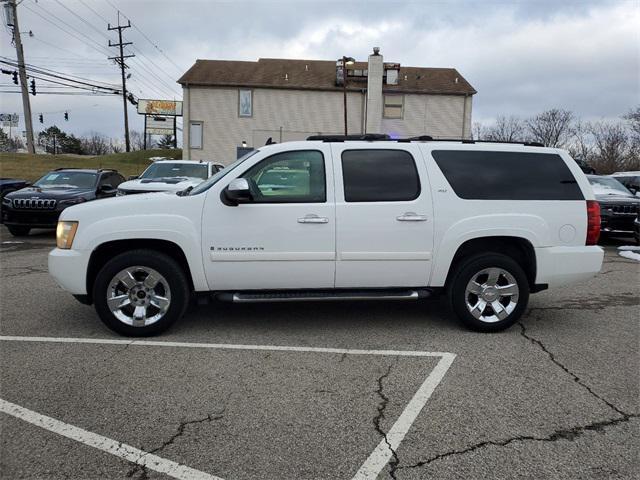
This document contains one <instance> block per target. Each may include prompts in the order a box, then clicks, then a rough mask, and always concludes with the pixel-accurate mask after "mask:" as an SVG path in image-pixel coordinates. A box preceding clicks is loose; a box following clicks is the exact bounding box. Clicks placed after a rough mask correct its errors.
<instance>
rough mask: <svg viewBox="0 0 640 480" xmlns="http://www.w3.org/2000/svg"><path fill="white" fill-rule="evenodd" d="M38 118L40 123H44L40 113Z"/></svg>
mask: <svg viewBox="0 0 640 480" xmlns="http://www.w3.org/2000/svg"><path fill="white" fill-rule="evenodd" d="M38 119H39V120H40V123H44V118H43V117H42V114H40V115H38Z"/></svg>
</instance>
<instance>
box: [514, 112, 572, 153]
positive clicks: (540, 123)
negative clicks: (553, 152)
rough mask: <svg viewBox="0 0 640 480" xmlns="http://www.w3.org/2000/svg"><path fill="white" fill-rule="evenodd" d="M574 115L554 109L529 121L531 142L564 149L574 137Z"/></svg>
mask: <svg viewBox="0 0 640 480" xmlns="http://www.w3.org/2000/svg"><path fill="white" fill-rule="evenodd" d="M573 118H574V117H573V113H572V112H570V111H569V110H563V109H560V108H553V109H551V110H547V111H546V112H542V113H540V114H538V115H536V116H535V117H533V118H530V119H528V120H527V121H526V122H525V124H526V127H527V133H528V137H529V139H530V140H531V141H534V142H540V143H542V144H543V145H544V146H546V147H556V148H563V147H565V146H566V145H567V143H568V141H569V139H570V138H571V135H572V125H571V124H572V122H573Z"/></svg>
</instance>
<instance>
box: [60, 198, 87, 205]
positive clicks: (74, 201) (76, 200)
mask: <svg viewBox="0 0 640 480" xmlns="http://www.w3.org/2000/svg"><path fill="white" fill-rule="evenodd" d="M86 201H87V199H86V198H84V197H78V198H70V199H68V200H60V201H59V202H58V204H59V205H76V204H78V203H82V202H86Z"/></svg>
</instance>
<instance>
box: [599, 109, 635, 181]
mask: <svg viewBox="0 0 640 480" xmlns="http://www.w3.org/2000/svg"><path fill="white" fill-rule="evenodd" d="M591 134H592V135H593V142H594V157H593V165H594V167H595V168H596V170H598V172H602V173H612V172H615V171H617V170H633V169H637V168H638V167H639V165H638V164H639V163H640V162H639V161H638V158H637V157H635V156H634V155H633V151H632V148H631V139H630V136H629V131H628V130H627V129H626V128H625V126H624V125H623V124H621V123H619V122H616V123H614V122H605V121H600V122H596V123H594V124H592V125H591Z"/></svg>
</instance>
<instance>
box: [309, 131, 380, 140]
mask: <svg viewBox="0 0 640 480" xmlns="http://www.w3.org/2000/svg"><path fill="white" fill-rule="evenodd" d="M307 140H321V141H323V142H344V141H347V140H364V141H367V142H373V141H381V140H383V141H384V140H392V138H391V137H390V136H389V135H387V134H386V133H365V134H357V135H311V136H309V137H307Z"/></svg>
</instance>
